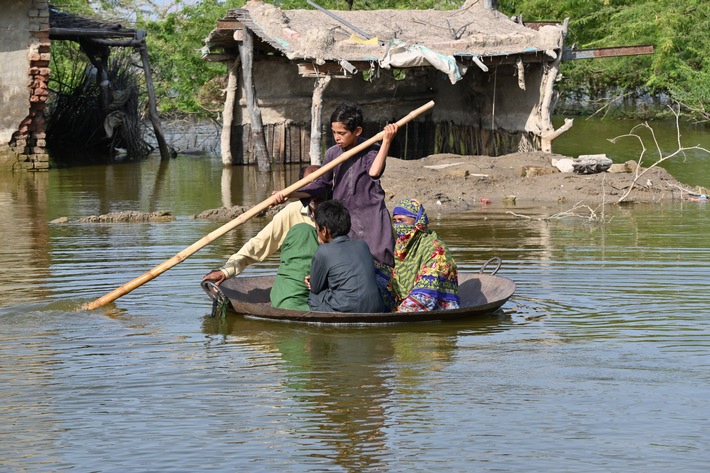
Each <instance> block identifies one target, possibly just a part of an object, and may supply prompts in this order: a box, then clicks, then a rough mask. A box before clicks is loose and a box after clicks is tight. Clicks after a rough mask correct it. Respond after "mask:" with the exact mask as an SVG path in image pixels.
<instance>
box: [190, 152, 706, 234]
mask: <svg viewBox="0 0 710 473" xmlns="http://www.w3.org/2000/svg"><path fill="white" fill-rule="evenodd" d="M564 158H567V157H566V156H562V155H558V154H547V153H542V152H539V153H514V154H509V155H505V156H499V157H491V156H461V155H454V154H439V155H432V156H428V157H426V158H422V159H418V160H412V161H404V160H401V159H397V158H391V157H390V158H388V159H387V168H386V170H385V173H384V175H383V176H382V179H381V182H382V187H383V188H384V190H385V194H386V205H387V206H388V208H390V210H391V209H392V207H394V205H395V204H396V203H397V202H398V201H399V200H400V199H405V198H415V199H418V200H419V201H421V202H422V203H423V204H424V206H425V208H427V209H429V210H431V211H436V212H439V213H450V212H460V211H465V210H470V209H475V208H479V207H480V206H481V205H489V204H499V205H505V206H509V207H514V206H516V205H519V206H524V207H530V206H548V205H553V204H554V205H555V206H559V205H562V206H566V205H567V206H569V207H572V206H574V205H575V204H583V205H589V206H592V207H596V206H598V205H601V204H602V203H607V204H612V203H616V202H617V201H618V200H619V199H620V198H621V197H622V196H623V195H624V194H625V193H626V191H627V189H628V188H629V187H630V186H631V184H632V182H633V179H634V174H633V173H631V172H622V173H612V172H602V173H598V174H575V173H572V172H564V173H563V172H559V170H558V169H557V168H556V167H555V166H553V160H559V159H564ZM629 164H630V166H628V170H632V169H634V168H635V163H633V162H631V163H629ZM641 171H643V168H642V169H641ZM688 191H698V190H697V189H691V188H690V187H689V186H686V185H684V184H682V183H680V182H678V181H677V180H676V179H675V178H674V177H673V176H671V175H670V174H669V173H668V172H667V171H666V170H665V169H662V168H653V169H650V170H649V171H647V172H646V173H645V174H644V175H643V177H642V178H641V179H640V180H639V181H638V182H637V184H636V185H635V186H634V189H633V190H632V191H631V193H630V194H629V195H628V197H626V198H625V199H624V200H625V201H626V202H630V203H634V202H635V203H653V202H667V201H671V200H679V199H687V198H688ZM700 192H701V193H702V192H704V193H707V190H700ZM280 208H281V206H279V207H275V208H272V209H269V210H268V211H267V212H266V213H265V214H262V215H261V216H263V217H267V218H270V217H271V216H272V215H273V214H274V213H275V212H277V211H278V210H279V209H280ZM247 209H248V207H243V206H235V207H229V208H224V207H223V208H219V209H211V210H206V211H204V212H202V213H200V214H198V215H196V216H195V218H209V219H215V220H230V219H233V218H235V217H237V216H238V215H240V214H241V213H243V212H244V211H246V210H247Z"/></svg>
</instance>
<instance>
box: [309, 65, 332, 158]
mask: <svg viewBox="0 0 710 473" xmlns="http://www.w3.org/2000/svg"><path fill="white" fill-rule="evenodd" d="M332 77H333V76H325V77H321V78H319V79H318V81H317V82H316V85H315V87H314V88H313V98H312V100H311V146H310V152H309V154H310V158H311V164H318V165H320V164H321V143H320V138H321V125H322V123H323V120H322V118H321V110H322V109H323V93H324V92H325V89H327V88H328V84H330V80H331V78H332Z"/></svg>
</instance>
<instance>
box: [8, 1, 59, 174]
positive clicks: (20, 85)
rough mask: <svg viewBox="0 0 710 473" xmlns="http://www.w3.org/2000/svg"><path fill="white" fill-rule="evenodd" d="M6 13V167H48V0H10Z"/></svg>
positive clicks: (33, 168) (30, 168)
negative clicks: (46, 146) (46, 123)
mask: <svg viewBox="0 0 710 473" xmlns="http://www.w3.org/2000/svg"><path fill="white" fill-rule="evenodd" d="M3 7H4V8H3V14H2V15H0V104H2V110H3V113H2V114H1V115H0V168H3V169H8V168H9V169H18V168H24V169H27V170H35V171H37V170H46V169H48V168H49V158H48V156H47V154H46V153H45V149H44V147H45V134H44V110H45V107H46V100H47V95H48V90H47V81H48V80H49V9H48V6H47V1H46V0H9V1H8V2H5V5H3Z"/></svg>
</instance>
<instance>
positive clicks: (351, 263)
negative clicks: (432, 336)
mask: <svg viewBox="0 0 710 473" xmlns="http://www.w3.org/2000/svg"><path fill="white" fill-rule="evenodd" d="M315 221H316V231H317V232H318V241H319V243H321V245H320V246H319V247H318V249H317V250H316V253H315V254H314V255H313V261H312V262H311V274H310V275H309V276H307V277H306V285H307V286H308V288H309V289H310V291H311V293H310V295H309V296H308V306H309V307H310V309H311V310H312V311H316V312H350V313H372V312H386V311H387V309H386V308H385V304H384V302H383V300H382V296H381V295H380V291H379V289H378V288H377V282H376V280H375V265H374V260H373V258H372V255H371V254H370V249H369V248H368V246H367V244H366V243H365V242H364V241H362V240H351V239H350V237H348V232H350V214H349V213H348V210H347V209H346V208H345V206H344V205H343V204H342V203H341V202H340V201H337V200H327V201H325V202H323V203H322V204H320V205H319V206H318V207H317V208H316V210H315Z"/></svg>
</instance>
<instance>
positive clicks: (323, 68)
mask: <svg viewBox="0 0 710 473" xmlns="http://www.w3.org/2000/svg"><path fill="white" fill-rule="evenodd" d="M351 64H352V65H353V66H355V67H356V68H357V69H358V70H363V69H365V70H367V69H369V67H370V64H369V63H368V62H367V61H361V62H351ZM298 73H299V74H301V75H302V76H303V77H325V76H331V77H333V78H334V79H349V78H351V77H352V75H350V74H349V73H348V72H347V71H346V70H345V69H343V66H341V65H340V64H339V63H337V62H326V63H325V64H313V63H312V62H302V63H299V64H298Z"/></svg>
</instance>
